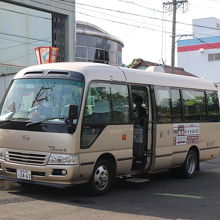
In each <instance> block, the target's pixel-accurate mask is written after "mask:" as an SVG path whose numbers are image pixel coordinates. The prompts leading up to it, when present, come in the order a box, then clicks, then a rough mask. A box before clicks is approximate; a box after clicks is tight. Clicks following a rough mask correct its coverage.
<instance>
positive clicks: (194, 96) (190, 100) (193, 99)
mask: <svg viewBox="0 0 220 220" xmlns="http://www.w3.org/2000/svg"><path fill="white" fill-rule="evenodd" d="M183 108H184V119H185V120H186V121H203V120H206V105H205V94H204V92H201V91H194V90H183Z"/></svg>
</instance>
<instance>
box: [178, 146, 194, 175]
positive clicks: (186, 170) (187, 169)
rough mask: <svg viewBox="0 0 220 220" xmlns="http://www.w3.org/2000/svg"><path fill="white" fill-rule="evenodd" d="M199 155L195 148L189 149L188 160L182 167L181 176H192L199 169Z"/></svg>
mask: <svg viewBox="0 0 220 220" xmlns="http://www.w3.org/2000/svg"><path fill="white" fill-rule="evenodd" d="M197 164H198V156H197V153H196V152H195V151H194V150H189V152H188V154H187V156H186V160H185V162H184V164H183V165H182V167H181V168H180V171H181V176H182V177H185V178H192V177H193V176H195V174H196V171H197Z"/></svg>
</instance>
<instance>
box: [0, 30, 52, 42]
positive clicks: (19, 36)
mask: <svg viewBox="0 0 220 220" xmlns="http://www.w3.org/2000/svg"><path fill="white" fill-rule="evenodd" d="M0 34H3V35H6V36H11V37H18V38H22V39H24V38H25V39H29V40H36V41H43V42H48V43H51V41H47V40H44V39H37V38H33V37H26V36H21V35H16V34H9V33H4V32H0Z"/></svg>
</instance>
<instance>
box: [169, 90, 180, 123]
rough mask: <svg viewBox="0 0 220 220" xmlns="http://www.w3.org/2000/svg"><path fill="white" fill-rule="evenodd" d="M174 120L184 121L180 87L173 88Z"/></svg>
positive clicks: (172, 105)
mask: <svg viewBox="0 0 220 220" xmlns="http://www.w3.org/2000/svg"><path fill="white" fill-rule="evenodd" d="M171 107H172V109H171V111H172V116H171V117H172V122H182V105H181V97H180V90H179V89H171Z"/></svg>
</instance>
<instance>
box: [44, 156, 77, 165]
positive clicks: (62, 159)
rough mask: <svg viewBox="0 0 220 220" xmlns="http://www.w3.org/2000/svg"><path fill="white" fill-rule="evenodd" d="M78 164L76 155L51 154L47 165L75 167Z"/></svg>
mask: <svg viewBox="0 0 220 220" xmlns="http://www.w3.org/2000/svg"><path fill="white" fill-rule="evenodd" d="M78 163H79V158H78V155H76V154H74V155H70V154H51V155H50V158H49V161H48V164H50V165H52V164H60V165H67V164H68V165H75V164H78Z"/></svg>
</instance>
